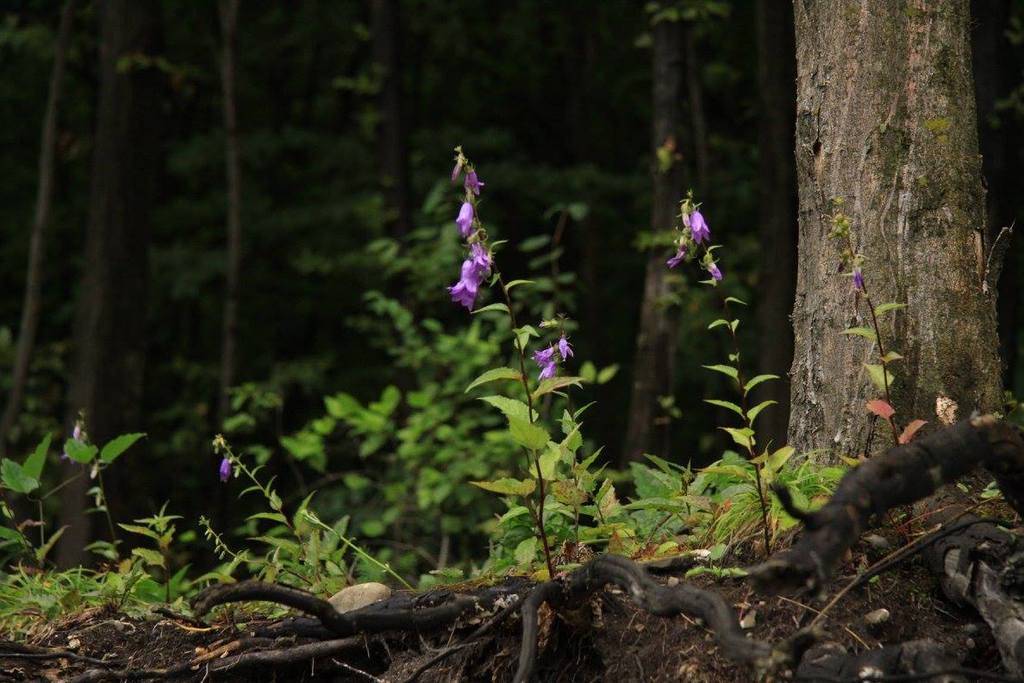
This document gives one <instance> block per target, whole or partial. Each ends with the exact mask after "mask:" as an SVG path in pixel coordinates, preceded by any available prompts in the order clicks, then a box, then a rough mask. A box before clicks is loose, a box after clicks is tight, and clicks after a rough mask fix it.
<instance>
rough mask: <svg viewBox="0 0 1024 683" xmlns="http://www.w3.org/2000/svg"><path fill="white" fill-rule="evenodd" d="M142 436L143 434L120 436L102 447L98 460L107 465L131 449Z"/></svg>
mask: <svg viewBox="0 0 1024 683" xmlns="http://www.w3.org/2000/svg"><path fill="white" fill-rule="evenodd" d="M144 436H145V434H143V433H141V432H139V433H135V434H122V435H121V436H118V437H116V438H114V439H111V440H110V441H108V442H107V445H106V446H104V447H103V450H102V451H100V460H102V461H103V462H105V463H108V464H109V463H112V462H114V461H115V460H117V458H118V457H119V456H120V455H121V454H122V453H124V452H125V451H126V450H128V449H129V448H131V446H132V444H134V443H135V442H136V441H138V440H139V439H141V438H142V437H144Z"/></svg>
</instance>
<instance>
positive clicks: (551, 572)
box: [494, 270, 555, 579]
mask: <svg viewBox="0 0 1024 683" xmlns="http://www.w3.org/2000/svg"><path fill="white" fill-rule="evenodd" d="M494 274H495V277H497V279H498V284H499V285H500V286H501V293H502V294H504V295H505V307H506V308H507V309H508V318H509V322H510V323H511V324H512V340H513V341H514V342H515V348H516V352H517V354H518V355H519V379H520V380H521V381H522V384H523V391H524V392H525V393H526V406H527V417H529V418H530V424H533V395H532V394H531V393H530V381H529V380H528V379H527V378H526V351H525V350H524V349H523V347H522V345H521V344H520V343H519V337H518V336H516V330H517V329H519V325H518V324H517V323H516V314H515V311H513V310H512V297H510V296H509V293H508V288H507V287H505V281H504V280H503V279H502V277H501V273H499V272H498V271H497V270H495V271H494ZM531 457H532V460H533V462H532V463H530V462H529V461H530V459H531ZM530 464H532V465H533V466H534V469H535V470H536V472H537V512H536V514H535V515H534V521H535V523H536V524H537V530H538V531H539V532H540V540H541V543H542V544H543V546H544V561H545V562H546V563H547V566H548V578H549V579H554V577H555V566H554V563H553V562H552V561H551V547H550V546H549V545H548V534H547V531H546V530H545V529H544V498H545V493H544V475H543V474H542V473H541V471H540V457H539V456H538V455H537V454H536V453H533V452H532V451H530V452H529V455H527V469H529V465H530Z"/></svg>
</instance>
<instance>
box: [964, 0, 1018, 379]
mask: <svg viewBox="0 0 1024 683" xmlns="http://www.w3.org/2000/svg"><path fill="white" fill-rule="evenodd" d="M971 18H972V26H973V32H972V33H973V36H972V37H973V41H972V46H973V56H974V92H975V93H976V95H977V103H978V139H979V142H980V146H981V157H982V170H983V172H984V175H985V184H986V186H987V188H988V192H987V193H986V199H987V202H988V224H987V228H988V237H989V242H990V243H991V241H992V240H994V239H995V237H996V236H997V235H998V234H999V231H1000V230H1001V229H1002V227H1003V226H1008V225H1010V224H1011V223H1012V222H1013V220H1014V210H1013V203H1012V200H1011V193H1012V192H1013V191H1012V189H1011V188H1012V183H1013V182H1014V181H1015V179H1016V177H1017V176H1018V175H1019V171H1018V168H1017V164H1016V163H1015V161H1016V159H1014V158H1013V156H1012V155H1014V154H1015V153H1016V150H1017V149H1018V144H1019V141H1018V137H1017V136H1016V135H1015V127H1014V126H1013V125H1010V122H1009V121H1004V122H1002V123H1001V124H1000V122H999V121H998V120H997V118H996V117H997V116H998V114H997V112H996V102H997V101H998V100H999V99H1000V98H1003V97H1006V96H1007V95H1008V94H1009V93H1008V92H1007V85H1006V82H1007V80H1008V79H1007V73H1006V68H1007V66H1008V65H1010V64H1012V59H1013V55H1012V50H1011V49H1010V43H1009V40H1008V39H1007V37H1006V33H1005V31H1006V29H1007V27H1008V26H1009V21H1010V3H1009V1H1008V0H975V1H974V2H972V3H971ZM1019 242H1020V232H1018V233H1017V236H1016V237H1015V238H1014V239H1013V243H1011V246H1010V248H1009V249H1008V250H1007V252H1006V260H1005V261H1004V263H1003V270H1002V277H1001V279H1000V281H999V290H998V291H999V298H998V302H997V307H998V319H999V353H1000V356H1001V357H1002V359H1003V368H1004V375H1003V379H1004V382H1005V383H1006V385H1007V386H1008V387H1009V386H1012V382H1013V377H1014V371H1015V369H1016V365H1017V338H1018V337H1017V306H1018V301H1019V300H1020V294H1019V291H1018V287H1019V285H1018V283H1019V282H1020V279H1019V276H1018V275H1017V272H1016V271H1017V269H1016V265H1017V264H1016V254H1017V252H1018V249H1017V248H1016V244H1015V243H1019Z"/></svg>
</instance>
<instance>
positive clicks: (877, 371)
mask: <svg viewBox="0 0 1024 683" xmlns="http://www.w3.org/2000/svg"><path fill="white" fill-rule="evenodd" d="M864 368H865V369H866V370H867V371H868V376H869V377H870V378H871V382H872V384H874V385H875V387H876V388H877V389H878V390H879V391H885V385H886V380H888V383H889V386H892V382H893V379H894V376H893V374H892V373H891V372H889V371H888V370H886V369H885V368H884V366H881V365H872V364H869V363H864Z"/></svg>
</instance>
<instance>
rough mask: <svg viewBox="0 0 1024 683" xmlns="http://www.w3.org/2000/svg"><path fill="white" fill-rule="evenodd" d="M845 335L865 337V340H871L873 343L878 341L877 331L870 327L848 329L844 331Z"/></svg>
mask: <svg viewBox="0 0 1024 683" xmlns="http://www.w3.org/2000/svg"><path fill="white" fill-rule="evenodd" d="M843 334H851V335H856V336H858V337H864V338H865V339H870V340H871V341H878V337H877V336H876V335H875V331H874V330H872V329H871V328H870V327H848V328H847V329H845V330H843Z"/></svg>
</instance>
